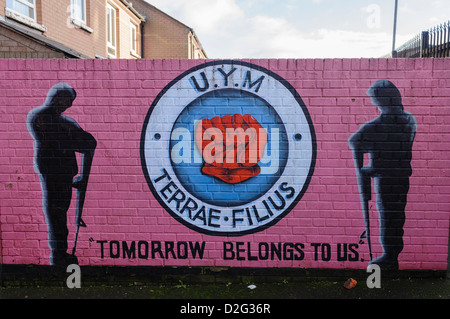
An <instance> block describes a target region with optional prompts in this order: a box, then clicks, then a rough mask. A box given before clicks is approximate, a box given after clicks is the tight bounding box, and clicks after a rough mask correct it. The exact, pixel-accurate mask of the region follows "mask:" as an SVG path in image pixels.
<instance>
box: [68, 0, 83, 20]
mask: <svg viewBox="0 0 450 319" xmlns="http://www.w3.org/2000/svg"><path fill="white" fill-rule="evenodd" d="M80 1H81V3H82V7H81V8H78V3H79V2H80ZM70 6H71V10H70V16H71V17H72V19H74V20H78V21H80V22H82V23H83V24H86V20H87V19H86V0H70ZM77 9H78V10H80V13H81V17H79V16H78V15H77Z"/></svg>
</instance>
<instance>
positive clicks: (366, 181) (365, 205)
mask: <svg viewBox="0 0 450 319" xmlns="http://www.w3.org/2000/svg"><path fill="white" fill-rule="evenodd" d="M359 174H360V176H358V186H359V196H360V200H361V208H362V212H363V216H364V226H365V228H366V238H367V245H368V246H369V257H370V260H372V245H371V241H370V215H369V201H370V200H371V198H372V190H371V185H370V177H369V176H364V173H363V172H359Z"/></svg>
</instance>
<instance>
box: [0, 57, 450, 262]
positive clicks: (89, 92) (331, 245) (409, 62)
mask: <svg viewBox="0 0 450 319" xmlns="http://www.w3.org/2000/svg"><path fill="white" fill-rule="evenodd" d="M204 62H210V63H209V64H207V65H202V63H204ZM241 62H243V63H241ZM247 62H248V63H251V64H247ZM256 65H257V66H261V67H263V68H264V69H258V68H256V67H255V66H256ZM236 66H237V69H238V71H237V72H236V73H235V74H233V76H234V77H231V76H230V77H229V79H230V81H231V79H234V80H236V81H238V80H240V82H236V84H242V83H246V82H245V70H251V72H252V73H251V75H252V78H251V81H250V82H247V84H249V83H252V82H253V83H256V80H257V79H259V77H260V76H265V77H264V79H263V80H261V89H260V90H259V91H258V92H256V90H257V84H258V83H256V85H255V86H253V87H252V88H251V89H250V88H249V87H248V85H247V86H246V87H242V86H241V87H233V91H236V92H242V91H244V92H250V93H252V94H253V95H259V96H261V95H262V94H265V96H264V99H265V100H266V101H268V103H269V104H271V105H272V106H273V105H274V104H276V103H279V105H278V106H275V109H276V110H277V112H278V114H280V117H281V119H282V122H284V124H285V126H286V128H287V138H288V139H289V138H291V136H290V134H291V130H290V128H289V127H291V126H290V125H292V127H297V126H296V124H299V123H295V121H296V119H297V117H298V118H299V119H300V120H302V119H305V118H309V117H308V116H306V115H304V114H303V113H304V112H303V113H302V112H301V108H300V106H299V105H291V104H289V103H290V102H289V103H288V102H285V101H284V100H286V101H291V100H290V99H291V98H292V96H294V95H292V96H290V95H289V94H292V92H293V90H289V89H295V91H296V92H297V93H298V94H299V96H300V97H301V101H303V103H304V106H305V107H306V110H307V112H308V113H309V115H310V120H311V125H312V127H313V132H314V135H315V143H316V147H317V149H316V153H315V155H316V158H315V165H313V168H314V170H313V172H312V174H311V175H310V180H309V183H308V182H306V183H305V184H302V182H301V181H300V180H301V179H302V178H304V177H302V176H300V175H301V174H300V173H299V176H296V175H295V174H297V173H298V172H300V171H301V170H302V169H301V167H302V165H303V164H302V157H301V156H303V155H301V154H302V149H298V150H294V151H292V148H290V150H289V152H288V155H287V156H288V161H287V164H286V168H285V173H286V172H288V173H289V174H290V176H291V177H292V176H293V177H292V178H291V177H286V176H282V177H283V178H286V179H287V180H288V181H289V182H288V183H290V184H289V185H291V184H295V188H296V191H297V184H296V183H298V186H302V185H306V186H305V191H304V194H303V196H300V198H299V199H300V200H299V202H298V203H296V204H295V203H294V204H293V206H292V209H291V210H290V211H287V212H286V213H285V215H283V216H279V218H278V219H275V220H273V222H272V223H271V224H269V225H265V226H264V227H261V228H260V229H256V228H251V227H250V226H249V227H250V228H247V230H249V231H247V232H246V233H244V234H231V233H224V234H223V235H221V234H220V233H217V232H216V233H211V232H210V231H211V229H213V230H215V229H214V228H213V227H210V228H208V229H206V228H203V229H202V228H201V227H195V226H192V225H188V223H189V222H190V221H189V220H187V219H183V218H187V214H186V213H185V214H184V215H183V216H182V217H180V218H179V220H177V219H176V218H174V217H173V214H170V213H169V212H168V211H167V210H166V209H165V208H164V207H163V206H162V205H161V204H160V202H158V201H157V199H156V198H155V195H154V194H153V193H152V191H151V190H150V187H149V183H148V181H147V179H146V176H145V173H144V171H145V170H143V166H145V165H143V164H142V158H141V134H142V131H143V128H144V122H145V121H146V116H147V114H148V113H149V109H150V106H151V105H152V104H154V105H155V109H156V108H159V109H163V107H164V106H165V105H169V104H170V101H171V100H173V101H178V102H177V103H181V104H177V103H173V104H176V105H175V106H174V108H173V109H172V108H168V109H167V110H165V111H166V112H167V114H163V113H164V112H162V114H161V113H158V114H159V115H158V114H156V111H155V112H154V113H152V114H151V116H150V120H149V123H150V124H149V126H151V125H155V126H154V127H156V126H157V125H159V124H160V125H161V128H158V129H157V130H161V132H163V134H162V135H163V138H162V140H164V132H165V131H164V130H165V127H166V128H167V127H168V128H169V129H170V128H171V127H172V125H173V124H174V123H173V121H171V120H170V119H171V118H173V114H172V113H171V112H172V110H174V112H175V110H176V109H177V108H176V106H177V105H178V106H180V105H181V106H182V107H181V109H180V110H183V109H184V107H185V106H187V105H186V104H182V103H186V102H188V101H190V100H191V98H192V96H191V95H190V94H191V93H192V91H194V86H189V85H188V84H186V83H189V82H188V81H187V80H188V79H189V78H190V77H191V76H194V77H195V78H196V79H197V80H199V82H198V83H199V86H200V87H202V85H203V82H202V81H201V79H202V78H201V73H200V72H202V71H204V72H205V74H206V76H207V79H208V80H209V81H210V84H211V85H210V87H209V89H208V90H207V91H205V92H206V93H207V92H211V91H214V90H215V89H217V88H215V87H214V86H213V85H212V84H214V83H216V84H217V83H218V84H220V85H222V84H224V82H223V81H224V77H223V75H220V73H216V77H209V75H210V73H208V72H209V71H208V70H210V69H211V68H214V67H215V68H216V69H217V68H220V67H222V68H223V70H224V71H225V72H230V70H231V67H232V66H231V65H230V64H227V63H222V64H217V65H215V64H213V63H211V61H189V60H138V61H131V60H130V61H128V60H41V61H40V60H13V59H11V60H0V113H1V117H0V121H1V125H0V154H1V156H0V163H1V165H0V185H1V187H2V190H1V195H0V202H1V204H0V206H1V214H0V243H1V244H0V247H1V255H0V257H1V262H2V263H3V264H43V265H47V264H48V263H49V254H50V250H49V246H48V240H47V225H46V221H45V219H44V214H43V212H42V191H41V187H40V183H39V178H38V175H37V174H36V173H35V172H34V170H33V139H32V138H31V136H30V134H29V132H28V130H27V123H26V118H27V114H28V112H29V111H30V110H31V109H32V108H34V107H37V106H39V105H41V104H43V102H44V100H45V96H46V94H47V92H48V90H49V89H50V88H51V87H52V86H53V85H55V84H56V83H58V82H66V83H68V84H70V85H71V86H72V87H73V88H74V89H75V91H76V93H77V98H76V99H75V101H74V103H73V106H72V107H71V108H70V109H68V110H67V111H66V112H65V113H64V114H65V115H67V116H70V117H72V118H73V119H75V120H76V121H77V122H78V123H79V124H80V126H81V127H82V128H83V129H84V130H86V131H87V132H90V133H91V134H92V135H93V136H94V137H95V139H96V140H97V149H96V152H95V156H94V161H93V164H92V170H91V175H90V178H89V183H88V190H87V193H86V201H85V205H84V211H83V220H84V221H85V222H86V224H87V228H81V229H80V233H79V237H78V244H77V252H76V255H77V257H78V261H79V263H80V264H81V265H126V266H136V265H145V266H163V265H167V266H172V265H178V266H236V267H239V266H242V267H293V268H336V269H365V268H366V267H367V263H368V260H369V253H368V245H367V240H366V238H360V236H361V234H362V233H363V231H364V229H365V227H364V219H363V214H362V212H361V205H360V201H359V195H358V184H357V180H356V176H355V167H354V162H353V157H352V151H351V149H350V148H349V146H348V139H349V137H350V136H351V135H352V134H353V133H354V132H355V131H357V130H358V128H359V127H360V126H361V125H362V124H364V123H366V122H367V121H369V120H372V119H374V118H376V117H377V116H378V115H379V111H378V109H377V108H376V107H375V106H373V105H372V103H371V101H370V98H369V97H367V95H366V91H367V90H368V88H369V87H370V86H371V85H372V84H373V83H374V82H375V81H377V80H389V81H391V82H392V83H394V84H395V85H396V86H397V88H398V89H399V91H400V93H401V95H402V98H403V105H404V108H405V110H406V111H408V112H410V113H412V114H413V115H414V116H415V118H416V121H417V131H416V135H415V140H414V143H413V149H412V160H411V167H412V176H411V177H410V178H409V183H410V188H409V192H408V194H407V205H406V208H405V214H406V218H405V224H404V227H403V230H404V235H403V242H404V248H403V250H402V251H401V253H400V255H399V256H398V263H399V268H400V269H418V270H445V269H447V252H448V234H449V211H450V201H449V198H450V179H449V177H450V172H449V166H450V152H449V150H450V147H449V146H450V143H449V140H450V131H449V127H450V126H449V125H450V109H449V104H450V71H449V70H450V60H448V59H348V60H347V59H344V60H342V59H327V60H322V59H310V60H249V61H245V62H244V61H240V62H236ZM194 67H196V69H195V71H193V73H191V72H190V71H189V70H190V69H191V68H194ZM267 70H269V71H270V72H269V71H267ZM238 72H241V73H239V75H238ZM272 72H273V73H272ZM239 76H241V78H239ZM177 77H179V78H178V79H177V80H175V79H176V78H177ZM178 80H179V81H178ZM183 80H185V82H183V83H182V82H181V81H183ZM242 80H244V81H242ZM169 84H171V86H170V87H167V90H166V91H163V92H162V90H163V89H164V88H165V87H166V86H167V85H169ZM228 85H229V86H230V83H228ZM277 85H278V86H277ZM239 89H242V90H241V91H240V90H239ZM230 90H231V88H230ZM189 92H191V93H189ZM289 92H291V93H289ZM160 93H161V94H160ZM163 93H166V95H164V94H163ZM206 93H205V94H206ZM158 94H160V96H159V97H158V99H157V96H158ZM169 94H171V95H170V96H168V95H169ZM202 94H203V92H202ZM198 96H201V94H198V95H195V97H198ZM165 97H167V99H164V98H165ZM155 99H156V100H155ZM179 101H183V102H179ZM280 101H281V102H280ZM292 101H293V100H292ZM288 104H289V105H288ZM294 104H295V103H294ZM205 107H210V108H211V107H212V108H214V106H205ZM277 107H278V108H277ZM207 112H214V111H210V109H208V111H207ZM290 112H291V113H290ZM219 113H220V112H219ZM302 114H303V115H302ZM219 115H220V114H219ZM155 116H158V118H156V119H155V122H152V120H153V119H154V117H155ZM220 116H221V115H220ZM302 116H304V117H302ZM174 118H177V117H174ZM163 119H167V123H164V120H163ZM289 121H291V122H292V123H285V122H289ZM152 129H153V127H150V128H149V131H152ZM302 129H303V130H306V131H305V132H308V129H307V127H306V128H305V127H303V128H299V130H302ZM302 135H303V139H302V141H304V140H305V139H306V142H308V136H307V134H306V135H305V134H303V133H302ZM149 136H150V135H149ZM149 136H148V137H149ZM152 136H153V135H152ZM310 138H311V141H312V140H314V139H313V137H310ZM149 143H150V145H151V142H149ZM289 143H291V142H289ZM289 143H288V144H289ZM292 143H293V142H292ZM162 145H164V144H162ZM289 145H291V144H289ZM293 145H296V144H293ZM303 151H304V152H305V154H306V155H305V157H306V161H307V162H308V159H309V160H310V162H308V163H309V164H308V163H307V164H306V165H310V164H311V154H312V153H313V151H312V150H309V149H307V150H303ZM150 153H151V151H150ZM168 153H169V152H168V150H167V149H165V150H164V149H161V150H160V152H157V154H156V155H155V157H156V158H157V159H156V160H155V163H157V162H158V161H159V159H158V158H159V157H161V158H162V159H163V160H162V161H164V160H167V156H168V155H167V154H168ZM78 159H79V160H80V156H78ZM150 161H153V160H150ZM152 163H153V162H152ZM147 164H148V162H147ZM155 165H156V164H155ZM295 165H298V167H295ZM149 167H150V166H149ZM152 167H153V166H152ZM152 167H150V169H151V170H152V169H153V168H152ZM155 172H156V173H155ZM155 172H151V173H149V174H150V175H151V176H153V177H157V175H158V174H157V173H158V172H161V171H158V170H156V171H155ZM152 174H153V175H152ZM161 174H162V173H161ZM161 174H160V175H161ZM289 178H291V179H289ZM150 179H152V178H150ZM153 180H154V178H153ZM150 184H151V183H150ZM154 185H157V184H154ZM199 185H200V184H199ZM261 185H262V184H261ZM203 186H204V190H205V191H204V192H206V193H208V187H212V186H211V185H209V184H205V185H203ZM253 187H254V188H258V187H260V186H258V185H256V186H255V185H253ZM261 187H263V186H261ZM221 189H222V191H221V192H220V193H219V195H218V196H222V197H221V198H225V199H226V198H228V197H227V196H234V195H235V194H231V193H227V189H228V188H221ZM236 189H237V188H236ZM248 189H250V188H248ZM174 190H175V189H172V191H174ZM372 191H373V188H372ZM155 192H156V193H158V192H159V193H158V194H159V196H161V194H162V192H161V189H156V191H155ZM242 193H245V192H242ZM166 194H167V195H170V193H169V192H168V193H166ZM284 195H286V194H285V193H284ZM296 195H297V194H296ZM237 197H238V198H241V197H240V196H237ZM285 199H286V200H287V197H285ZM231 201H232V200H230V202H231ZM375 201H376V194H375V192H373V195H372V200H371V201H370V203H369V210H370V220H371V235H372V236H371V238H372V252H373V255H374V257H378V256H380V255H381V254H382V247H381V244H380V242H379V235H380V231H379V219H378V212H377V208H376V203H375ZM162 202H164V199H162ZM198 202H200V201H198ZM165 204H166V205H167V206H169V209H170V208H171V207H172V210H173V211H175V208H174V206H170V205H169V203H167V201H165ZM171 204H174V202H172V203H171ZM74 214H75V195H73V197H72V203H71V206H70V209H69V211H68V228H69V236H68V244H69V251H68V252H69V253H70V251H71V248H72V246H73V243H74V237H75V226H74V225H73V221H74ZM230 216H231V215H230ZM237 216H239V218H243V219H245V216H246V215H245V213H240V214H239V215H237ZM182 219H183V220H184V222H183V223H182V222H180V221H182ZM223 220H225V219H223ZM226 220H227V221H229V218H227V219H226ZM200 221H201V220H200ZM214 221H217V223H220V222H222V219H220V220H219V219H217V220H216V219H213V224H214ZM253 221H255V219H253ZM197 222H199V220H197ZM238 222H239V224H240V225H242V227H244V226H243V225H244V223H243V222H241V221H240V220H238ZM223 225H225V224H223ZM227 225H228V224H227ZM247 226H248V225H247ZM253 226H255V225H253ZM227 227H228V226H227ZM230 227H231V226H230ZM222 228H223V229H226V228H225V226H223V227H222ZM222 228H217V229H218V230H222ZM242 229H244V228H242ZM231 230H232V231H234V230H236V229H235V228H233V229H231ZM123 243H126V245H127V247H128V248H129V249H131V250H132V247H133V246H132V245H133V243H134V245H135V248H136V250H135V251H134V252H135V255H132V254H131V255H130V256H131V258H129V257H128V256H127V255H125V256H124V254H123ZM196 244H197V245H198V246H199V247H200V248H203V249H202V250H201V255H199V254H197V256H196V258H193V256H192V250H191V249H190V246H189V245H196ZM203 244H204V246H202V245H203ZM158 245H161V252H162V254H160V253H159V250H158V249H157V248H159V246H158ZM172 245H173V246H172ZM278 245H280V246H281V248H282V249H283V248H285V251H284V253H283V251H282V253H281V257H278V256H277V254H274V255H273V258H272V256H271V255H270V254H269V255H266V251H270V250H271V248H270V247H272V248H276V247H278ZM231 246H232V247H233V248H234V250H233V253H231V252H230V249H229V248H230V247H231ZM185 247H188V250H189V253H188V255H187V256H186V255H185V254H184V248H185ZM152 248H153V250H152ZM172 248H173V250H172ZM177 248H180V249H181V251H180V254H178V253H177ZM237 248H239V249H240V250H242V251H237ZM249 248H250V253H248V251H249ZM338 248H340V249H341V250H340V256H339V254H338ZM118 249H119V250H118ZM272 250H273V249H272ZM172 252H173V253H172ZM344 252H347V254H345V253H344ZM152 253H153V256H152ZM259 253H260V255H258V254H259Z"/></svg>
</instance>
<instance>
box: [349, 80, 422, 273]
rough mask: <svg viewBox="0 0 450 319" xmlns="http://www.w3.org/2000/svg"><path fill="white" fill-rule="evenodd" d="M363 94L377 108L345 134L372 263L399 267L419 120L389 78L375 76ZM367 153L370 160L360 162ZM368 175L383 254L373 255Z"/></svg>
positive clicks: (391, 267) (381, 266)
mask: <svg viewBox="0 0 450 319" xmlns="http://www.w3.org/2000/svg"><path fill="white" fill-rule="evenodd" d="M367 95H368V96H369V97H370V98H371V101H372V104H373V105H374V106H376V107H378V109H379V110H380V112H381V114H380V115H379V116H378V117H377V118H375V119H373V120H371V121H369V122H367V123H365V124H363V125H362V126H361V127H360V128H359V129H358V131H356V132H355V133H354V134H353V135H352V136H351V137H350V138H349V140H348V144H349V147H350V148H351V149H352V151H353V159H354V163H355V169H356V177H357V181H358V187H359V193H360V200H361V206H362V211H363V215H364V221H365V226H366V236H367V240H368V245H369V254H370V259H371V261H370V264H377V265H378V266H380V268H381V269H391V270H397V269H398V267H399V265H398V256H399V254H400V252H401V251H402V250H403V233H404V231H403V226H404V223H405V217H406V216H405V207H406V202H407V194H408V190H409V177H410V176H411V174H412V168H411V158H412V146H413V141H414V137H415V133H416V128H417V122H416V119H415V118H414V116H413V115H412V114H410V113H408V112H406V111H404V109H403V105H402V98H401V95H400V92H399V90H398V89H397V87H396V86H395V85H394V84H393V83H392V82H390V81H387V80H380V81H376V82H375V83H374V84H372V86H371V87H370V88H369V90H368V91H367ZM366 153H367V154H368V157H369V165H367V166H364V154H366ZM371 178H373V179H374V191H375V193H376V207H377V210H378V213H379V222H380V223H379V225H380V244H381V246H382V248H383V254H382V255H381V256H379V257H378V258H375V259H372V250H371V242H370V219H369V208H368V207H369V205H368V203H369V201H370V200H371Z"/></svg>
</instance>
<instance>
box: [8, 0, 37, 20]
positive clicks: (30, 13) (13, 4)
mask: <svg viewBox="0 0 450 319" xmlns="http://www.w3.org/2000/svg"><path fill="white" fill-rule="evenodd" d="M6 7H7V8H9V9H11V10H13V11H15V12H17V13H19V14H20V15H22V16H25V17H27V18H30V19H31V20H33V21H36V6H35V0H6Z"/></svg>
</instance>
